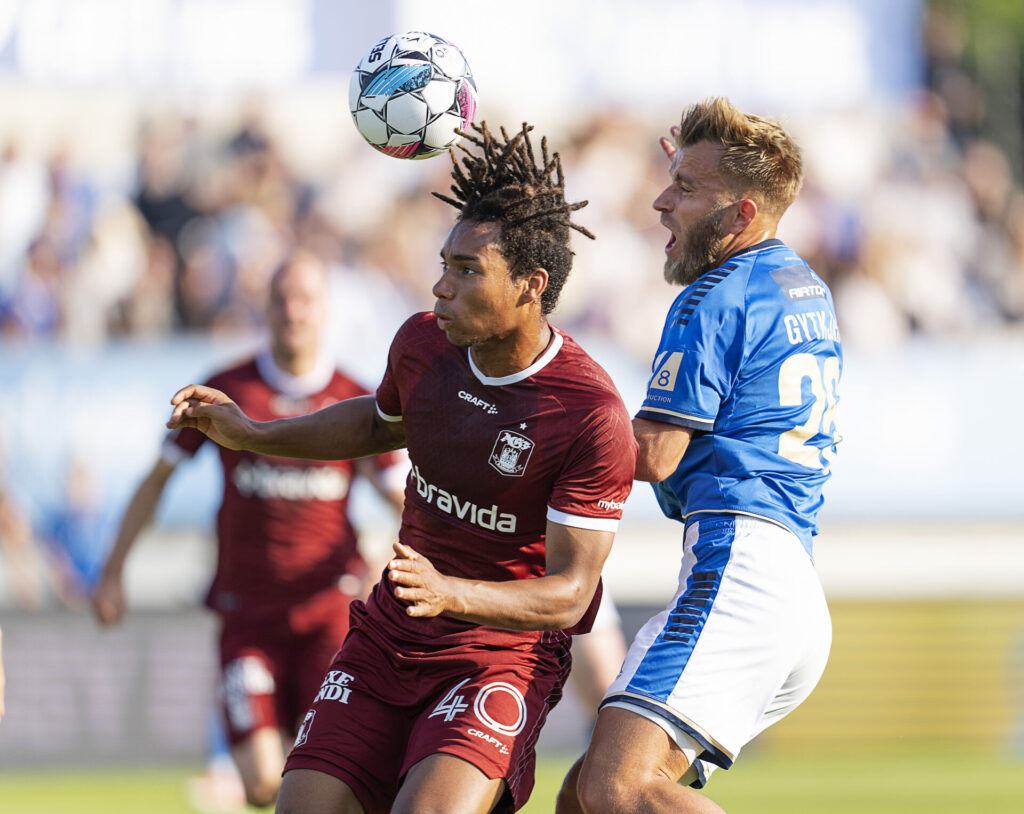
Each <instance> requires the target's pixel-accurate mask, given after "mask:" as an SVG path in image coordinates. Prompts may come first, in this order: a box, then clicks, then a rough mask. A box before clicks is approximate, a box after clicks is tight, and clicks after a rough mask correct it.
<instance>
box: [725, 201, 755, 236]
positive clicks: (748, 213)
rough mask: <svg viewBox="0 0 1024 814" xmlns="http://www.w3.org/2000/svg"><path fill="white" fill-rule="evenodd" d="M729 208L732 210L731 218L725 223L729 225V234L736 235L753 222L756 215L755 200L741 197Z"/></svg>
mask: <svg viewBox="0 0 1024 814" xmlns="http://www.w3.org/2000/svg"><path fill="white" fill-rule="evenodd" d="M730 208H731V209H732V210H733V211H732V220H731V221H730V222H729V223H728V224H727V226H729V234H733V235H738V234H739V233H740V232H742V231H743V230H744V229H746V228H747V227H748V226H750V224H751V223H753V222H754V218H756V217H757V213H758V206H757V201H755V200H754V199H753V198H741V199H740V200H738V201H737V202H736V203H735V204H733V206H732V207H730Z"/></svg>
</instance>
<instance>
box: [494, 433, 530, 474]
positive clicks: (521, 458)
mask: <svg viewBox="0 0 1024 814" xmlns="http://www.w3.org/2000/svg"><path fill="white" fill-rule="evenodd" d="M532 453H533V441H531V440H530V439H529V438H527V437H526V436H525V435H520V434H519V433H517V432H512V431H511V430H502V431H501V432H500V433H498V439H497V440H496V441H495V442H494V449H492V450H491V458H490V464H491V466H493V467H494V468H495V469H497V470H498V471H499V472H500V473H501V474H502V475H508V476H509V477H512V478H521V477H522V476H523V473H524V472H525V471H526V465H527V464H528V463H529V462H530V455H531V454H532Z"/></svg>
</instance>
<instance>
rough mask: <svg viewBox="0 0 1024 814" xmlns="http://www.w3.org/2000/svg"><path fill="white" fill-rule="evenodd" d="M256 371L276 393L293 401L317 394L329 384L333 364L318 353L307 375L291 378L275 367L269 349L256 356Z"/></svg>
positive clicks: (323, 354)
mask: <svg viewBox="0 0 1024 814" xmlns="http://www.w3.org/2000/svg"><path fill="white" fill-rule="evenodd" d="M256 369H257V370H258V371H259V373H260V377H261V378H262V379H263V381H265V382H266V383H267V384H269V385H270V386H271V387H273V388H274V389H275V390H276V391H277V392H278V393H281V394H282V395H284V396H288V397H289V398H293V399H302V398H308V397H309V396H312V395H313V394H314V393H319V392H320V391H321V390H323V389H324V388H325V387H327V385H328V384H330V383H331V377H332V376H334V363H333V362H332V361H331V360H330V358H329V357H328V356H327V355H326V354H325V353H318V354H317V358H316V364H314V365H313V369H312V370H310V371H309V372H308V373H303V374H302V375H301V376H293V375H292V374H291V373H288V372H286V371H284V370H281V368H279V367H278V366H277V362H275V361H274V355H273V354H272V353H271V352H270V349H269V348H268V349H266V350H263V351H261V352H260V353H258V354H257V355H256Z"/></svg>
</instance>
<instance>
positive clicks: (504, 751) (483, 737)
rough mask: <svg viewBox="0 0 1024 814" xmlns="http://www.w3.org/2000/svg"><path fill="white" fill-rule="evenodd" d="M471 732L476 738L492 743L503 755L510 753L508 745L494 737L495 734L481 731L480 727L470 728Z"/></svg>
mask: <svg viewBox="0 0 1024 814" xmlns="http://www.w3.org/2000/svg"><path fill="white" fill-rule="evenodd" d="M469 734H470V735H472V736H473V737H474V738H480V740H482V741H487V743H490V744H492V745H493V746H494V747H495V748H497V750H498V751H499V752H501V754H503V755H507V754H508V753H509V748H508V746H506V745H505V744H504V743H502V742H501V741H500V740H498V739H497V738H496V737H494V735H488V734H487V733H486V732H481V731H480V730H479V729H470V730H469Z"/></svg>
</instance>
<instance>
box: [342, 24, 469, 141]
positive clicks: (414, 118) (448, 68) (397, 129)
mask: <svg viewBox="0 0 1024 814" xmlns="http://www.w3.org/2000/svg"><path fill="white" fill-rule="evenodd" d="M348 102H349V109H350V110H351V111H352V119H353V121H355V123H356V129H357V130H359V132H360V133H361V134H362V136H363V138H365V139H366V140H367V141H368V142H369V143H370V145H371V146H373V147H375V148H376V149H378V150H380V151H381V152H382V153H385V154H387V155H390V156H395V157H396V158H430V157H431V156H434V155H438V154H440V153H443V152H445V151H446V150H447V149H448V148H449V147H450V146H451V145H452V144H454V143H455V142H456V140H457V139H458V137H459V136H458V134H457V133H456V132H455V131H456V130H465V129H466V128H467V127H469V123H470V122H471V121H473V117H474V116H475V115H476V107H477V91H476V82H475V81H474V80H473V72H472V71H471V70H470V69H469V63H467V62H466V58H465V57H464V56H463V55H462V52H461V51H460V50H459V49H458V48H456V47H455V46H454V45H452V43H450V42H448V41H447V40H445V39H442V38H441V37H438V36H435V35H434V34H428V33H426V32H425V31H407V32H405V33H404V34H392V35H391V36H390V37H385V38H384V39H382V40H381V41H380V42H378V43H377V44H376V45H374V46H373V47H372V48H371V49H370V50H369V51H368V52H367V53H366V55H365V56H364V57H363V58H362V59H361V60H359V64H358V65H357V66H356V68H355V70H354V71H353V72H352V79H351V81H350V82H349V91H348Z"/></svg>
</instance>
